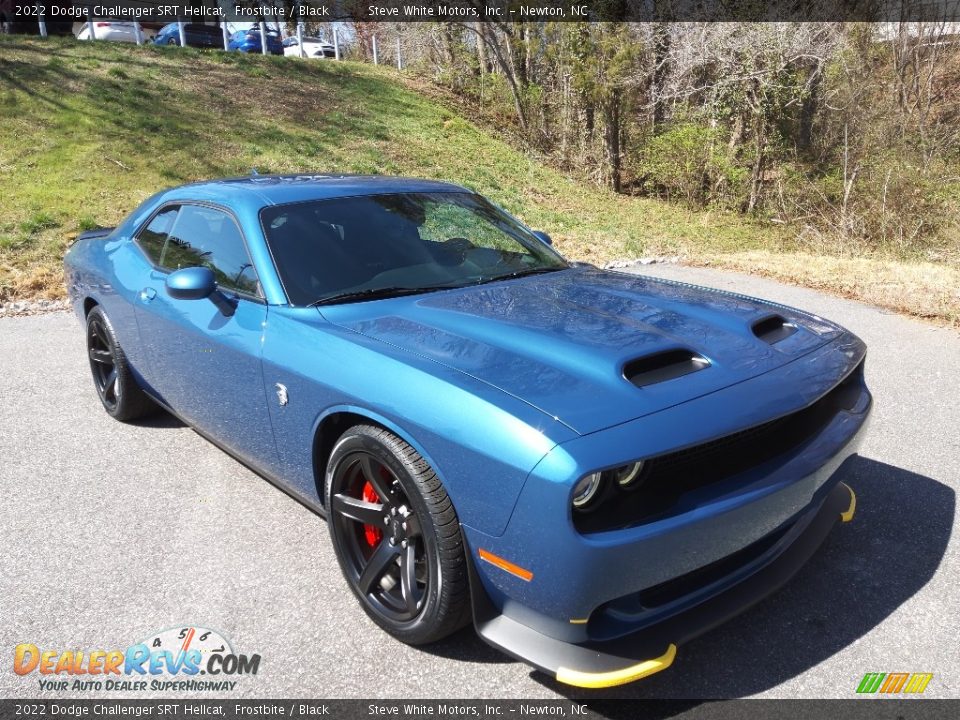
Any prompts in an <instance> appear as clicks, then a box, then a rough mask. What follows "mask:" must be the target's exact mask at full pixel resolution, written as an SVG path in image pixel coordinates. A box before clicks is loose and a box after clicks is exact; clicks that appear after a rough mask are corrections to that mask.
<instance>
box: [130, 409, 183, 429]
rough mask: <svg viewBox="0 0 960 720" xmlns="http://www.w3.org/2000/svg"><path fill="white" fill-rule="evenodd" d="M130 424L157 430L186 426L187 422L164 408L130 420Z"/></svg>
mask: <svg viewBox="0 0 960 720" xmlns="http://www.w3.org/2000/svg"><path fill="white" fill-rule="evenodd" d="M130 424H131V425H135V426H136V427H142V428H155V429H157V430H163V429H170V428H182V427H187V424H186V423H185V422H183V420H181V419H180V418H178V417H177V416H176V415H172V414H171V413H168V412H167V411H166V410H161V411H159V412H156V413H153V414H152V415H147V416H146V417H142V418H139V419H137V420H134V421H132V422H131V423H130Z"/></svg>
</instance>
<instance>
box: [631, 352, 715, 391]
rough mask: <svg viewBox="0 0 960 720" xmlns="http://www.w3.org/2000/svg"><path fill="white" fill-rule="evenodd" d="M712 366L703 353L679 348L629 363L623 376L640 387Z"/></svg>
mask: <svg viewBox="0 0 960 720" xmlns="http://www.w3.org/2000/svg"><path fill="white" fill-rule="evenodd" d="M707 367H710V361H709V360H707V359H706V358H705V357H703V355H700V354H698V353H695V352H693V351H692V350H687V349H685V348H679V349H675V350H666V351H664V352H659V353H654V354H653V355H647V356H646V357H642V358H638V359H637V360H632V361H631V362H629V363H627V364H626V366H625V367H624V368H623V376H624V377H625V378H626V379H627V380H629V381H630V382H631V383H633V384H634V385H636V386H637V387H639V388H642V387H647V386H648V385H655V384H657V383H661V382H666V381H667V380H674V379H676V378H678V377H683V376H684V375H689V374H691V373H695V372H698V371H700V370H703V369H704V368H707Z"/></svg>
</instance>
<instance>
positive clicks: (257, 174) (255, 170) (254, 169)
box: [250, 168, 260, 177]
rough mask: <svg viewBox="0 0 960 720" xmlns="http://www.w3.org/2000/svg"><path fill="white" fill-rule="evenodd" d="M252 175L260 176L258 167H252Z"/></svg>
mask: <svg viewBox="0 0 960 720" xmlns="http://www.w3.org/2000/svg"><path fill="white" fill-rule="evenodd" d="M250 175H251V176H252V177H260V173H258V172H257V169H256V168H250Z"/></svg>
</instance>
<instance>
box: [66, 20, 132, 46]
mask: <svg viewBox="0 0 960 720" xmlns="http://www.w3.org/2000/svg"><path fill="white" fill-rule="evenodd" d="M93 33H94V37H95V38H96V39H97V40H110V41H112V42H128V43H135V42H136V41H137V23H136V22H118V21H115V20H94V21H93ZM140 37H141V38H142V39H143V40H144V42H146V41H147V40H148V39H149V38H148V37H147V35H146V33H144V32H143V29H142V28H141V30H140ZM89 39H90V23H86V22H85V23H84V24H83V27H82V28H80V31H79V32H78V33H77V40H89Z"/></svg>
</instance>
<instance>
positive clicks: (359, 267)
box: [65, 175, 872, 687]
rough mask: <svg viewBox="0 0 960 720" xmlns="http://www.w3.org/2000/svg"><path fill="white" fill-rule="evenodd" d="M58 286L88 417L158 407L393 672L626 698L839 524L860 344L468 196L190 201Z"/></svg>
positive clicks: (87, 260) (175, 196) (358, 191)
mask: <svg viewBox="0 0 960 720" xmlns="http://www.w3.org/2000/svg"><path fill="white" fill-rule="evenodd" d="M65 268H66V282H67V286H68V290H69V293H70V298H71V301H72V303H73V307H74V308H75V310H76V313H77V315H78V316H79V317H80V319H81V320H82V322H83V323H84V326H85V328H86V338H87V351H88V353H89V359H90V368H91V371H92V374H93V381H94V385H95V387H96V390H97V393H98V394H99V397H100V400H101V402H102V403H103V407H104V408H105V409H106V410H107V412H108V413H110V414H111V415H112V416H113V417H115V418H117V419H118V420H132V419H134V418H137V417H139V416H141V415H143V414H145V413H147V412H150V411H151V410H154V409H156V408H159V407H162V408H165V409H166V410H168V411H170V412H173V413H174V414H176V415H177V416H178V417H180V418H181V419H182V420H183V421H184V422H186V423H188V424H189V425H190V426H192V427H193V428H194V429H196V430H197V431H198V432H199V433H201V434H202V435H204V436H205V437H207V438H208V439H209V440H211V441H212V442H213V443H215V444H216V445H218V446H219V447H221V448H223V449H224V450H225V451H227V452H229V453H230V454H232V455H234V456H235V457H237V458H238V459H240V460H242V461H243V462H244V463H245V464H247V465H248V466H249V467H251V468H253V469H255V470H256V471H257V472H258V473H259V474H261V475H262V476H263V477H265V478H267V479H269V480H270V481H271V482H273V483H275V484H277V485H278V486H280V487H281V488H282V489H284V490H285V491H286V492H288V493H289V494H290V495H292V496H294V497H296V498H298V499H299V500H300V501H301V502H303V503H305V504H306V505H308V506H310V507H312V508H314V509H315V510H317V511H318V512H319V513H321V514H322V515H324V516H325V517H326V518H327V520H328V525H329V530H330V536H331V540H332V543H333V547H334V549H335V551H336V554H337V557H338V560H339V563H340V566H341V569H342V571H343V575H344V577H345V578H346V581H347V584H348V585H349V586H350V588H351V589H352V590H353V592H354V593H355V594H356V596H357V598H358V600H359V602H360V605H361V606H362V607H363V609H364V610H365V611H366V612H367V614H368V615H369V616H370V617H371V618H372V619H373V620H374V621H375V622H376V623H377V624H378V625H380V626H381V627H382V628H383V629H384V630H386V631H387V632H389V633H390V634H392V635H393V636H395V637H396V638H398V639H399V640H402V641H403V642H406V643H410V644H425V643H430V642H433V641H436V640H439V639H440V638H443V637H445V636H447V635H449V634H450V633H452V632H453V631H455V630H457V629H458V628H460V627H462V626H463V625H465V624H467V623H469V622H473V623H474V625H475V627H476V629H477V632H478V633H479V634H480V635H481V637H483V639H484V640H486V641H487V642H489V643H490V644H492V645H493V646H495V647H497V648H500V649H501V650H503V651H504V652H506V653H508V654H510V655H512V656H514V657H517V658H519V659H521V660H523V661H525V662H527V663H529V664H531V665H533V666H534V667H536V668H538V669H539V670H541V671H543V672H546V673H549V674H550V675H551V676H553V677H555V678H557V679H558V680H560V681H562V682H564V683H568V684H571V685H577V686H581V687H605V686H611V685H617V684H622V683H625V682H630V681H632V680H637V679H639V678H641V677H644V676H646V675H650V674H651V673H654V672H657V671H659V670H662V669H664V668H666V667H667V666H669V665H670V663H671V662H672V660H673V658H674V655H675V653H676V648H677V646H678V645H681V644H683V643H685V642H686V641H688V640H689V639H691V638H693V637H695V636H696V635H698V634H700V633H702V632H704V631H706V630H708V629H709V628H711V627H713V626H715V625H716V624H718V623H719V622H722V621H723V620H725V619H727V618H729V617H731V616H733V615H735V614H736V613H738V612H740V611H742V610H743V609H745V608H746V607H748V606H750V605H751V604H753V603H755V602H756V601H757V600H758V599H760V598H762V597H764V596H766V595H767V594H769V593H771V592H773V591H774V590H775V589H776V588H778V587H780V586H781V585H783V584H784V583H785V582H786V581H787V580H788V579H789V578H790V577H791V576H792V575H793V574H794V572H795V571H796V570H797V569H798V568H799V567H800V566H801V565H802V564H803V563H804V562H805V561H806V559H807V558H809V557H810V555H811V554H812V553H813V552H814V551H815V550H816V548H817V547H818V546H819V545H820V543H821V541H822V540H823V539H824V538H825V536H826V535H827V533H828V532H829V530H830V529H831V528H832V527H833V525H834V524H835V523H836V522H838V521H841V520H842V521H847V520H850V519H851V518H852V517H853V513H854V509H855V498H854V494H853V491H852V490H851V489H850V488H849V487H847V486H846V485H845V484H843V483H842V482H841V479H842V476H843V471H842V470H840V468H841V465H842V464H843V463H844V462H845V461H846V460H847V459H848V458H849V457H851V456H852V455H853V454H854V453H855V452H856V447H857V443H858V440H859V438H860V437H861V436H862V434H863V433H862V431H863V429H864V427H865V424H866V421H867V418H868V415H869V412H870V407H871V402H872V401H871V396H870V393H869V392H868V390H867V388H866V385H865V384H864V373H863V364H864V356H865V352H866V349H865V346H864V344H863V343H862V342H861V341H860V340H859V339H858V338H857V337H855V336H854V335H852V334H851V333H849V332H847V331H846V330H844V329H843V328H841V327H838V326H837V325H834V324H833V323H831V322H828V321H826V320H823V319H821V318H819V317H816V316H814V315H811V314H809V313H805V312H801V311H799V310H794V309H791V308H787V307H783V306H781V305H775V304H771V303H768V302H764V301H761V300H756V299H752V298H749V297H744V296H740V295H736V294H732V293H728V292H720V291H716V290H710V289H706V288H701V287H695V286H691V285H685V284H681V283H675V282H666V281H663V280H656V279H651V278H647V277H643V276H638V275H631V274H625V273H618V272H612V271H604V270H599V269H597V268H595V267H592V266H589V265H584V264H579V263H570V262H567V261H566V260H564V259H563V257H561V256H560V255H559V254H558V253H557V252H556V251H554V250H553V248H552V247H551V244H550V238H549V236H547V235H546V234H545V233H542V232H534V231H531V230H529V229H528V228H527V227H525V226H524V225H523V224H522V223H520V222H519V221H518V220H516V219H514V218H513V217H511V216H510V215H509V214H507V213H506V212H504V211H503V210H501V209H499V208H497V207H496V206H494V205H493V204H491V203H490V202H489V201H487V200H485V199H484V198H483V197H481V196H479V195H476V194H474V193H472V192H470V191H469V190H466V189H464V188H462V187H458V186H455V185H450V184H447V183H441V182H433V181H426V180H416V179H404V178H390V177H350V176H319V175H318V176H254V177H248V178H235V179H226V180H218V181H211V182H201V183H196V184H192V185H185V186H182V187H177V188H174V189H171V190H166V191H164V192H161V193H159V194H158V195H155V196H154V197H152V198H150V199H149V200H147V201H146V202H144V203H143V204H142V205H141V206H140V207H139V208H137V209H136V210H135V211H134V212H133V213H132V214H131V215H130V216H129V217H128V218H127V219H126V220H124V221H123V222H122V223H121V224H120V225H119V226H118V227H116V228H113V229H104V230H99V231H89V232H87V233H84V234H83V235H82V236H81V237H80V238H79V239H78V240H77V242H76V243H75V244H74V245H73V246H72V247H71V248H70V250H69V252H68V253H67V256H66V261H65ZM838 470H840V472H838Z"/></svg>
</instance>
